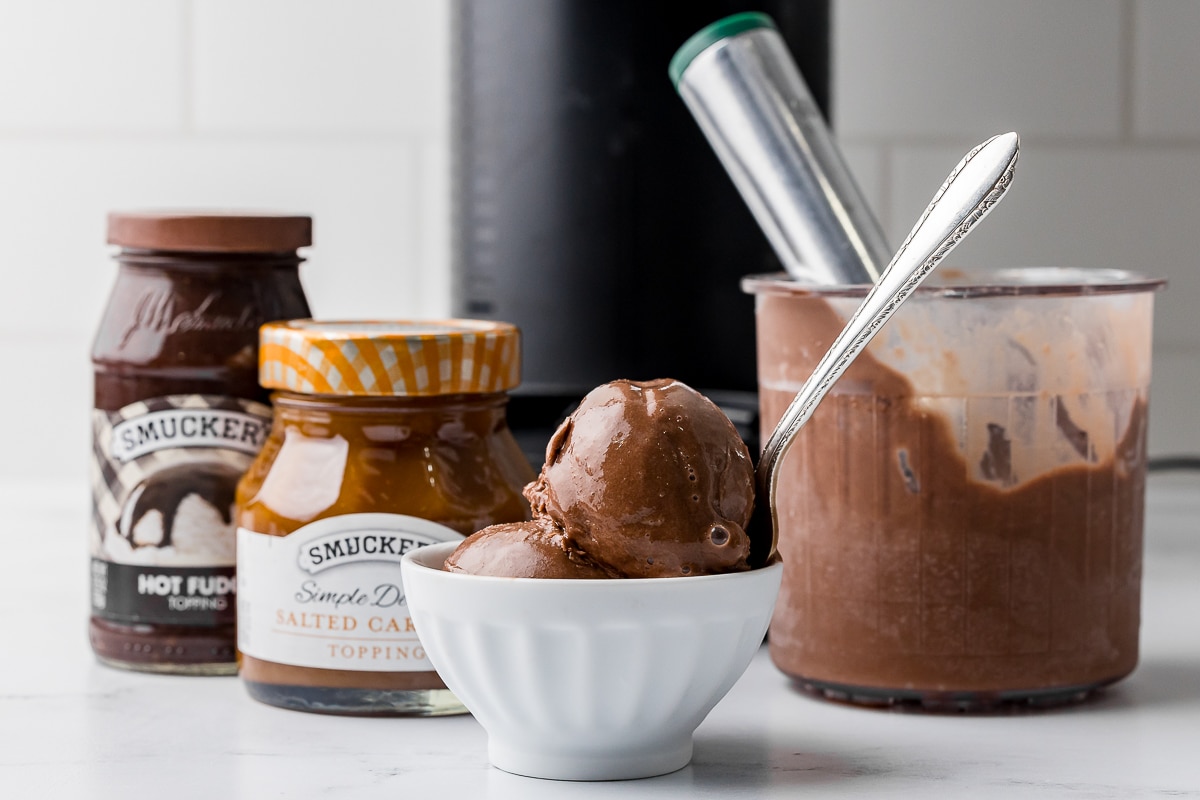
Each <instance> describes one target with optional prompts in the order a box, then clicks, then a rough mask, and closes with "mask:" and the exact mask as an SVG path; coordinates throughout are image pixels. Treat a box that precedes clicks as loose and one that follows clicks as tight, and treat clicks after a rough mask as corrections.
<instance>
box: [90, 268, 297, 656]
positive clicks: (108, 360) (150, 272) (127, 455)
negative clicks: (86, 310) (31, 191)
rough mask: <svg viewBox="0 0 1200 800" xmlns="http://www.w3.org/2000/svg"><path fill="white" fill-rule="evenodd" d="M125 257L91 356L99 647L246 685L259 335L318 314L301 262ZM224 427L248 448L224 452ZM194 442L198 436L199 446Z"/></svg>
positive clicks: (262, 420) (260, 418)
mask: <svg viewBox="0 0 1200 800" xmlns="http://www.w3.org/2000/svg"><path fill="white" fill-rule="evenodd" d="M117 260H118V262H119V270H118V274H117V279H116V282H115V284H114V286H113V290H112V293H111V295H110V297H109V301H108V304H107V306H106V308H105V311H104V314H103V317H102V320H101V323H100V326H99V328H98V330H97V334H96V338H95V341H94V344H93V349H92V363H93V368H94V372H93V377H94V383H93V388H94V411H93V427H94V434H95V438H94V458H93V499H94V514H93V525H92V534H91V551H92V615H91V619H90V623H89V638H90V640H91V645H92V649H93V651H94V652H95V653H96V655H97V657H98V658H99V659H100V660H101V661H102V662H104V663H106V664H109V665H112V666H118V667H123V668H127V669H135V670H143V671H153V672H173V673H191V674H233V673H234V672H235V671H236V653H235V632H234V612H233V607H232V606H233V595H232V580H233V579H232V570H233V553H232V541H233V527H232V518H231V516H230V515H231V513H232V511H231V502H229V501H231V500H232V490H233V487H234V486H235V485H236V481H237V479H238V477H239V476H240V473H241V472H242V471H244V469H245V468H246V467H247V466H248V465H249V462H250V460H251V458H252V456H253V451H254V450H256V449H257V448H256V444H261V441H262V440H263V439H264V438H265V433H266V429H267V426H268V425H269V422H270V420H269V409H268V407H267V405H266V403H267V399H268V398H267V393H266V392H265V391H264V390H263V389H261V388H260V387H259V385H258V379H257V362H258V327H259V325H261V324H262V323H263V322H267V321H270V320H274V319H279V318H283V317H296V316H308V315H309V307H308V303H307V301H306V299H305V296H304V292H303V289H302V287H301V285H300V279H299V273H298V267H299V264H300V262H301V259H300V258H299V257H298V256H297V255H296V254H295V253H294V252H291V253H275V254H252V255H251V254H215V253H178V252H165V251H155V250H130V249H126V250H123V251H122V252H121V253H120V254H119V255H118V256H117ZM218 423H220V425H221V426H224V425H226V424H228V425H231V426H235V427H237V429H238V435H239V436H245V439H244V440H242V441H236V440H234V441H230V442H224V441H220V438H221V437H220V434H221V432H222V428H221V427H219V426H218ZM181 430H186V431H189V432H192V433H194V434H196V435H194V436H192V437H189V440H188V441H187V442H186V443H185V442H184V441H183V437H182V435H181ZM232 430H233V429H232V428H229V429H228V430H227V431H226V432H230V431H232ZM168 433H171V434H173V435H174V437H173V438H174V439H175V441H172V440H171V438H169V437H167V434H168ZM210 434H212V435H210ZM117 437H124V438H123V439H121V440H119V439H118V438H117ZM127 444H131V445H132V446H126V445H127ZM175 444H180V445H183V444H186V446H180V447H175V446H173V445H175ZM226 444H232V445H233V446H232V447H226V446H225V445H226ZM189 584H190V586H191V588H193V589H195V590H196V593H195V594H194V595H189V593H188V588H189ZM218 584H219V588H218ZM201 587H202V588H205V589H208V590H209V594H207V595H205V594H203V593H202V592H201V591H200V588H201ZM176 589H178V590H179V591H175V590H176Z"/></svg>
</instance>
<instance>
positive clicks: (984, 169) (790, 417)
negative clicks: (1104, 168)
mask: <svg viewBox="0 0 1200 800" xmlns="http://www.w3.org/2000/svg"><path fill="white" fill-rule="evenodd" d="M1019 149H1020V145H1019V139H1018V137H1017V134H1015V133H1005V134H1001V135H999V136H993V137H992V138H991V139H988V140H987V141H986V142H984V143H983V144H981V145H979V146H978V147H976V148H975V149H973V150H972V151H971V152H969V153H967V155H966V156H964V157H963V160H962V161H960V162H958V165H957V166H956V167H955V168H954V170H953V171H952V172H951V173H950V175H949V177H947V178H946V182H945V183H943V184H942V187H941V188H940V189H938V191H937V193H936V194H935V195H934V196H933V199H932V200H930V201H929V205H928V207H926V209H925V212H924V213H923V214H922V215H921V218H920V219H919V220H917V224H916V225H915V226H913V229H912V231H911V232H910V233H909V234H908V238H907V239H905V240H904V244H902V245H901V246H900V249H899V250H898V251H897V252H896V255H895V256H894V257H893V258H892V262H891V263H890V264H888V267H887V269H885V270H884V271H883V274H882V275H880V276H879V282H878V283H876V284H875V285H874V286H873V287H872V288H871V291H870V292H868V294H867V296H866V298H865V299H864V300H863V301H862V304H861V305H860V306H859V307H858V309H857V310H856V311H855V312H854V316H852V317H851V318H850V321H849V322H847V323H846V327H845V328H844V329H843V330H842V332H841V334H840V335H839V336H838V338H837V339H836V340H835V341H834V343H833V345H832V346H831V347H830V348H829V352H827V353H826V354H825V356H824V358H822V359H821V363H820V364H818V365H817V368H816V370H814V372H813V374H812V375H811V376H810V377H809V379H808V380H807V381H805V383H804V386H802V387H801V388H800V391H799V392H797V393H796V397H795V398H794V399H793V400H792V402H791V404H790V405H789V406H788V407H787V410H786V411H785V412H784V413H783V417H782V418H781V419H780V420H779V423H778V424H777V425H776V426H775V430H774V431H773V432H772V433H771V437H770V439H769V440H768V441H767V444H766V447H764V448H763V452H762V457H761V458H760V459H759V462H758V468H757V481H758V486H759V494H760V496H761V497H764V498H766V499H767V500H768V502H769V504H770V508H771V510H772V513H771V517H772V525H773V527H774V528H775V533H776V537H777V536H778V519H777V515H776V514H775V511H774V510H775V508H776V503H775V490H776V483H777V472H778V471H777V469H776V465H777V464H778V463H779V461H780V460H781V459H782V458H783V456H784V454H785V453H787V451H788V449H789V448H790V447H791V445H792V442H793V441H794V440H795V437H796V433H797V431H799V430H800V428H801V427H802V426H803V425H804V424H805V423H806V422H808V420H809V418H810V417H812V415H813V411H814V410H815V409H816V407H817V404H818V403H820V402H821V400H822V399H823V398H824V397H825V395H826V393H827V392H828V391H829V389H830V387H832V386H833V384H834V383H835V382H836V381H837V379H838V378H840V377H841V376H842V373H843V372H845V371H846V368H847V367H849V366H850V363H851V362H852V361H854V359H855V358H856V357H857V356H858V354H859V352H860V351H862V349H863V348H864V347H866V346H867V343H868V342H870V341H871V339H872V338H874V336H875V334H876V333H878V332H879V329H880V328H881V327H883V324H884V323H885V322H887V320H888V318H889V317H891V316H892V312H894V311H895V310H896V308H897V307H898V306H899V305H900V304H901V303H902V302H904V300H905V298H907V297H908V295H909V294H911V293H912V291H913V290H914V289H916V288H917V286H918V285H920V283H921V281H923V280H925V277H926V276H927V275H929V273H930V272H932V271H933V268H934V267H936V266H937V265H938V264H939V263H940V262H941V261H942V259H943V258H945V257H946V255H947V254H948V253H949V252H950V251H951V250H953V249H954V248H955V246H957V245H958V243H959V242H960V241H962V240H963V238H964V237H965V236H966V235H967V233H968V232H970V230H971V228H972V227H973V226H974V225H975V223H977V222H979V220H981V219H983V218H984V217H985V216H987V214H988V212H989V211H991V210H992V208H993V207H994V206H995V205H996V203H998V202H1000V199H1001V198H1002V197H1003V196H1004V194H1005V192H1007V191H1008V187H1009V185H1010V184H1011V183H1012V176H1013V169H1014V167H1015V166H1016V163H1017V153H1018V151H1019Z"/></svg>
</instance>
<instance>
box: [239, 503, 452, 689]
mask: <svg viewBox="0 0 1200 800" xmlns="http://www.w3.org/2000/svg"><path fill="white" fill-rule="evenodd" d="M462 538H463V536H462V534H460V533H458V532H457V531H454V530H452V529H451V528H448V527H446V526H445V525H440V524H438V523H436V522H430V521H429V520H426V519H420V518H418V517H409V516H405V515H403V514H344V515H341V516H337V517H327V518H325V519H321V520H317V521H316V522H313V523H310V524H308V525H305V526H304V527H302V528H300V529H298V530H295V531H293V532H292V533H290V534H289V535H287V536H268V535H266V534H261V533H256V532H254V531H251V530H247V529H246V528H238V532H237V581H238V611H237V623H238V649H239V650H241V651H242V652H243V653H245V654H246V655H249V656H252V657H254V658H258V659H262V660H263V661H272V662H274V663H277V664H290V665H293V666H297V667H319V668H323V669H340V670H359V671H370V672H385V671H386V672H427V671H430V670H432V669H433V665H432V664H431V663H430V662H429V659H428V658H427V657H426V655H425V649H424V648H423V647H421V643H420V641H418V639H417V634H416V629H415V628H414V627H413V623H412V618H411V617H410V616H409V614H408V603H407V601H406V599H405V596H404V585H403V583H402V582H401V579H400V557H401V556H402V555H404V554H405V553H407V552H408V551H409V550H413V549H416V548H418V547H424V546H426V545H430V544H436V543H438V542H448V541H460V540H461V539H462Z"/></svg>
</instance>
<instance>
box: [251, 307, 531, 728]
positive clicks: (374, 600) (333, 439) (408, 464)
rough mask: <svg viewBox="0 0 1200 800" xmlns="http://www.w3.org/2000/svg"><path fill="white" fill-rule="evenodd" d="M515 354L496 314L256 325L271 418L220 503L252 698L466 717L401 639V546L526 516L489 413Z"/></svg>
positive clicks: (495, 413) (500, 411)
mask: <svg viewBox="0 0 1200 800" xmlns="http://www.w3.org/2000/svg"><path fill="white" fill-rule="evenodd" d="M518 348H519V333H518V331H517V329H516V328H515V327H514V326H512V325H508V324H506V323H497V322H482V321H472V320H445V321H435V322H315V321H311V320H294V321H291V322H286V323H273V324H268V325H264V326H263V328H262V331H261V350H260V353H261V355H260V381H261V383H262V385H263V386H264V387H267V388H271V389H276V390H278V391H276V392H275V393H274V394H273V395H272V401H273V403H274V409H275V417H274V423H273V425H272V428H271V435H270V437H269V438H268V440H267V442H266V444H265V446H264V447H263V449H262V452H261V453H260V454H259V456H258V459H257V460H256V461H255V462H254V464H253V465H252V466H251V468H250V470H249V471H248V472H247V473H246V475H245V477H244V478H243V479H242V481H241V483H240V484H239V485H238V490H237V503H236V512H235V513H236V523H237V526H238V532H237V537H238V538H237V566H238V649H239V651H240V662H241V677H242V679H243V682H244V684H245V686H246V688H247V690H248V692H249V693H250V695H251V696H252V697H254V698H255V699H257V700H260V701H262V702H265V703H268V704H271V705H276V706H282V707H285V708H292V709H298V710H303V711H312V712H319V713H331V714H357V715H379V716H399V715H410V716H433V715H441V714H455V713H462V712H463V711H465V709H464V708H463V707H462V705H461V704H460V703H459V702H458V700H457V698H455V697H454V696H453V695H452V694H451V693H450V691H449V690H448V689H446V687H445V684H443V683H442V681H441V679H440V678H439V677H438V675H437V673H436V672H435V671H434V669H433V666H432V665H431V664H430V662H429V660H428V658H427V657H426V656H425V652H424V650H423V649H422V647H421V643H420V641H419V640H418V639H417V637H416V633H415V630H414V628H413V624H412V620H411V619H410V618H409V615H408V609H407V606H406V604H405V597H404V587H403V585H402V583H401V579H400V556H401V555H403V554H404V553H405V552H407V551H408V550H411V549H413V548H417V547H422V546H424V545H428V544H433V543H435V542H444V541H452V540H457V539H461V538H463V537H464V536H466V535H469V534H470V533H473V532H474V531H476V530H479V529H480V528H483V527H486V526H488V525H492V524H495V523H500V522H514V521H518V520H523V519H527V518H528V516H529V506H528V504H527V502H526V501H525V499H524V498H523V497H522V496H521V489H522V487H523V486H524V485H525V484H526V483H528V482H529V481H531V480H532V479H533V477H534V476H533V471H532V468H531V467H530V465H529V462H528V461H527V460H526V459H525V457H524V455H523V454H522V453H521V451H520V448H519V447H518V445H517V443H516V440H515V439H514V438H513V435H512V433H511V431H510V430H509V428H508V424H507V422H506V418H505V411H506V405H507V401H508V395H507V391H508V390H509V389H511V388H513V387H515V386H516V385H517V383H518V375H519V349H518Z"/></svg>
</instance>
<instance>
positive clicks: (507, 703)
mask: <svg viewBox="0 0 1200 800" xmlns="http://www.w3.org/2000/svg"><path fill="white" fill-rule="evenodd" d="M454 548H455V543H454V542H448V543H446V544H437V545H431V546H428V547H422V548H420V549H418V550H413V551H410V552H408V553H407V554H405V556H404V560H403V562H402V565H401V569H402V571H403V579H404V590H405V594H406V595H407V597H408V607H409V611H410V613H411V614H412V618H413V622H414V624H415V625H416V628H417V635H418V636H419V637H420V639H421V643H422V644H423V645H424V647H425V651H426V652H427V653H428V655H429V658H430V660H431V661H432V662H433V665H434V667H436V668H437V671H438V672H439V673H440V674H441V676H442V679H443V680H444V681H445V682H446V685H447V686H448V687H450V689H451V690H452V691H453V692H454V694H455V695H457V696H458V698H459V700H461V701H462V702H463V704H464V705H465V706H466V707H467V708H468V709H469V710H470V711H471V713H472V714H474V715H475V718H476V719H477V720H478V721H479V723H480V724H481V725H483V727H484V728H485V729H486V730H487V732H488V757H489V758H490V760H491V762H492V764H493V765H495V766H497V767H499V768H500V769H502V770H505V771H507V772H515V773H517V774H519V775H529V776H533V777H539V778H558V779H563V780H617V779H625V778H644V777H648V776H651V775H661V774H663V773H666V772H672V771H674V770H677V769H680V768H682V767H684V766H686V765H687V763H688V761H690V760H691V757H692V732H693V731H695V729H696V726H698V725H699V724H700V722H701V721H702V720H703V719H704V717H705V716H707V715H708V712H709V711H711V710H712V708H713V706H715V705H716V704H717V701H718V700H720V699H721V698H722V697H723V696H724V695H725V693H726V692H728V691H729V689H730V687H732V686H733V684H734V683H735V682H736V681H737V679H738V678H739V677H740V676H741V674H742V673H743V672H744V671H745V669H746V666H747V665H748V664H749V663H750V659H751V658H752V657H753V656H754V652H755V651H756V650H757V649H758V647H759V645H760V644H761V643H762V638H763V635H764V634H765V632H766V630H767V623H768V622H769V621H770V618H771V609H772V607H773V606H774V604H775V596H776V594H777V593H778V591H779V580H780V575H781V572H782V567H781V565H779V564H775V565H773V566H770V567H765V568H763V569H757V570H753V571H750V572H739V573H731V574H728V575H711V576H697V577H690V578H645V579H637V580H540V579H534V578H495V577H484V576H477V575H461V574H455V573H450V572H445V571H443V570H442V563H443V562H444V561H445V560H446V558H447V556H449V555H450V553H452V552H453V551H454Z"/></svg>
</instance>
